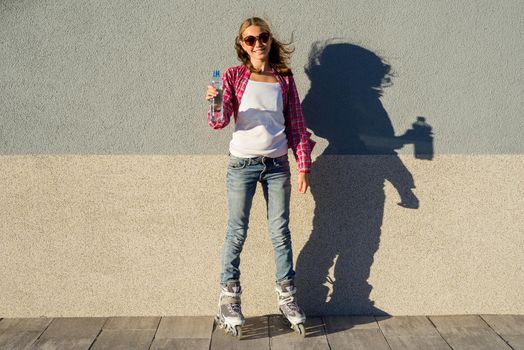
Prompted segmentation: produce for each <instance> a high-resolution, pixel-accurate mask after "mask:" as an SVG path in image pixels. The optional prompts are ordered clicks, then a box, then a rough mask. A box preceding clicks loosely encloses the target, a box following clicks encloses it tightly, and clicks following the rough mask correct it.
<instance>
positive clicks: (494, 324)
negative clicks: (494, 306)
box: [481, 315, 524, 350]
mask: <svg viewBox="0 0 524 350" xmlns="http://www.w3.org/2000/svg"><path fill="white" fill-rule="evenodd" d="M481 317H482V319H484V321H486V322H487V323H488V324H489V325H490V326H491V328H493V330H494V331H495V332H497V333H498V334H499V335H500V336H501V337H502V338H503V339H504V340H505V341H506V342H507V343H508V344H509V345H510V346H511V347H512V348H513V349H521V350H524V315H481Z"/></svg>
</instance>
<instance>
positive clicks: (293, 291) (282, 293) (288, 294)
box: [275, 287, 297, 298]
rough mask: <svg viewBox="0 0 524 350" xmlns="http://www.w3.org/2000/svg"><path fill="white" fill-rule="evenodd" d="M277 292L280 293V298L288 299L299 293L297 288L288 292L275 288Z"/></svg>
mask: <svg viewBox="0 0 524 350" xmlns="http://www.w3.org/2000/svg"><path fill="white" fill-rule="evenodd" d="M275 290H276V291H277V292H278V296H279V297H280V298H287V297H290V296H292V295H295V294H296V293H297V289H296V288H294V287H293V288H291V289H290V290H288V291H287V292H285V291H283V290H282V291H281V290H279V289H278V288H275Z"/></svg>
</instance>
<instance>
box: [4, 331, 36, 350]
mask: <svg viewBox="0 0 524 350" xmlns="http://www.w3.org/2000/svg"><path fill="white" fill-rule="evenodd" d="M40 334H42V331H20V332H10V333H2V334H0V349H2V350H11V349H13V350H21V349H29V348H30V346H31V344H33V343H34V342H35V340H36V339H38V337H39V336H40Z"/></svg>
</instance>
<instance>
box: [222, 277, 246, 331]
mask: <svg viewBox="0 0 524 350" xmlns="http://www.w3.org/2000/svg"><path fill="white" fill-rule="evenodd" d="M241 294H242V290H241V287H240V282H237V281H235V282H228V283H227V285H226V286H225V287H224V286H220V297H219V299H218V313H217V315H216V316H215V322H216V323H217V325H218V327H220V328H223V329H224V330H225V331H226V333H227V334H230V335H232V336H234V337H238V338H240V337H241V336H242V326H243V325H244V323H245V319H244V315H242V309H241V307H240V295H241Z"/></svg>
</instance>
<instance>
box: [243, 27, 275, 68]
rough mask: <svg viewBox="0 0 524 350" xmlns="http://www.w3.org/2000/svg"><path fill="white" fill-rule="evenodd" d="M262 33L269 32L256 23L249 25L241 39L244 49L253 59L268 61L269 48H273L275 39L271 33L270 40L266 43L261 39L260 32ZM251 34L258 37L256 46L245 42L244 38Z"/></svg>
mask: <svg viewBox="0 0 524 350" xmlns="http://www.w3.org/2000/svg"><path fill="white" fill-rule="evenodd" d="M262 33H268V32H267V30H265V29H263V28H261V27H259V26H255V25H253V26H249V27H247V28H246V29H245V30H244V32H243V33H242V40H241V41H240V45H241V46H242V48H243V49H244V51H245V52H246V53H247V54H248V55H249V57H250V59H251V61H253V60H255V61H266V62H267V61H268V60H269V50H270V49H271V42H272V40H273V39H272V38H271V35H270V36H269V40H268V41H267V42H266V43H263V42H262V40H260V34H262ZM249 36H253V37H255V38H258V39H257V40H256V41H255V45H254V46H249V45H247V44H246V43H245V42H244V39H246V38H247V37H249Z"/></svg>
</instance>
